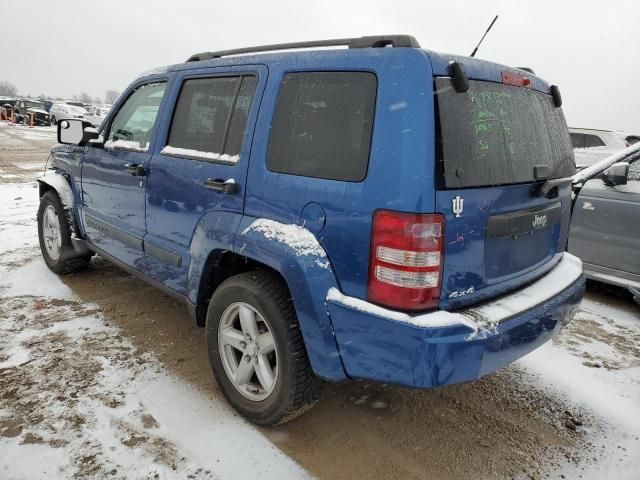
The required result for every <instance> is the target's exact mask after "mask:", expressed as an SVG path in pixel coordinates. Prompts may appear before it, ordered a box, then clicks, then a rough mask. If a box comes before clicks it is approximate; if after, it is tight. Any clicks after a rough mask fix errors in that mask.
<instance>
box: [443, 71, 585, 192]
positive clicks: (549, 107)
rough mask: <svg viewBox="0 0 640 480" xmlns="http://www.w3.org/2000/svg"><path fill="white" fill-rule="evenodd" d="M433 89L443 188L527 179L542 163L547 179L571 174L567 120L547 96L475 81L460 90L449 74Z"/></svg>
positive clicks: (570, 148)
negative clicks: (548, 173)
mask: <svg viewBox="0 0 640 480" xmlns="http://www.w3.org/2000/svg"><path fill="white" fill-rule="evenodd" d="M435 87H436V99H437V105H438V115H439V125H440V128H439V130H440V135H439V139H438V140H439V144H438V156H439V163H440V171H441V172H442V176H443V180H444V182H443V183H444V185H443V186H444V187H445V188H464V187H482V186H489V185H510V184H516V183H529V182H533V181H535V179H534V177H533V172H534V167H536V166H542V165H545V166H548V167H550V172H551V174H550V176H549V178H562V177H568V176H571V175H573V174H574V173H575V164H574V159H573V149H572V145H571V138H570V137H569V133H568V130H567V124H566V122H565V119H564V115H563V113H562V109H560V108H556V107H555V105H554V104H553V99H552V97H551V96H550V95H546V94H543V93H540V92H536V91H535V90H531V89H529V88H522V87H514V86H509V85H503V84H500V83H492V82H481V81H477V80H471V81H469V91H467V92H465V93H459V92H456V91H455V90H454V89H453V87H452V85H451V79H449V78H436V81H435Z"/></svg>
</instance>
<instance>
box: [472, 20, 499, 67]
mask: <svg viewBox="0 0 640 480" xmlns="http://www.w3.org/2000/svg"><path fill="white" fill-rule="evenodd" d="M496 20H498V15H496V18H494V19H493V22H491V25H489V28H487V31H486V32H484V35H482V38H481V39H480V41H479V42H478V45H476V48H474V49H473V52H472V53H471V56H472V57H475V56H476V52H477V51H478V47H480V44H481V43H482V41H483V40H484V37H486V36H487V33H489V30H491V27H493V24H494V23H496Z"/></svg>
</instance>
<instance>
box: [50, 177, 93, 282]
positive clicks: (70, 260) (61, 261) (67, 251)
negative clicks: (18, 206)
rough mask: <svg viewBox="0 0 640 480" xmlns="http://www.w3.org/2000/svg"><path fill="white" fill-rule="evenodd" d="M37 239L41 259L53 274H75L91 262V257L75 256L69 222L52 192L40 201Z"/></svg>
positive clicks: (56, 196) (55, 194) (57, 198)
mask: <svg viewBox="0 0 640 480" xmlns="http://www.w3.org/2000/svg"><path fill="white" fill-rule="evenodd" d="M56 222H57V225H56ZM56 228H57V232H56V231H55V230H56ZM52 236H53V238H52ZM38 238H39V239H40V251H41V252H42V257H43V258H44V261H45V263H46V264H47V267H49V269H50V270H51V271H53V272H55V273H71V272H75V271H78V270H81V269H83V268H85V267H86V266H87V265H89V262H90V261H91V255H83V256H78V255H77V254H76V252H75V249H74V248H73V245H72V243H71V229H70V227H69V220H68V219H67V215H66V212H65V210H64V207H63V206H62V202H61V201H60V197H58V195H57V193H56V192H54V191H53V190H49V191H48V192H46V193H45V194H44V195H43V196H42V198H41V199H40V207H39V208H38ZM56 251H57V255H56Z"/></svg>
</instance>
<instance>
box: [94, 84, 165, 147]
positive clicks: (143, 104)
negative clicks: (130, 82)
mask: <svg viewBox="0 0 640 480" xmlns="http://www.w3.org/2000/svg"><path fill="white" fill-rule="evenodd" d="M166 86H167V84H166V82H158V83H148V84H146V85H142V86H140V87H138V88H137V89H136V90H135V91H134V92H133V93H132V94H131V95H130V96H129V98H128V99H127V101H126V102H125V103H124V105H122V107H121V108H120V110H119V111H118V113H117V114H116V116H115V117H114V118H113V121H112V122H111V127H110V129H109V135H108V137H107V141H106V142H105V144H104V146H105V148H115V149H122V150H134V151H138V152H146V151H147V150H148V149H149V143H150V142H151V133H152V132H153V126H154V125H155V122H156V117H157V116H158V110H159V109H160V102H161V101H162V97H163V96H164V92H165V89H166Z"/></svg>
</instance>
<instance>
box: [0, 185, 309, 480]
mask: <svg viewBox="0 0 640 480" xmlns="http://www.w3.org/2000/svg"><path fill="white" fill-rule="evenodd" d="M37 205H38V195H37V189H35V188H33V186H32V185H0V229H1V231H2V238H3V242H0V452H2V454H1V455H0V478H48V479H66V478H77V477H83V478H105V477H109V478H121V479H135V478H162V479H183V478H199V479H218V478H264V479H298V478H309V477H310V475H309V474H308V473H307V472H306V471H304V470H303V469H302V468H301V467H300V466H298V465H297V464H296V463H295V462H294V461H292V460H291V459H290V458H289V457H287V456H286V455H285V454H283V453H282V452H281V451H280V450H278V449H277V448H276V447H275V446H274V445H273V444H272V443H271V442H269V441H268V440H267V439H266V438H265V437H264V436H263V435H262V434H261V433H260V432H258V431H257V430H256V429H255V428H254V427H253V426H251V425H249V424H248V423H247V422H245V421H244V420H242V419H241V418H240V417H239V416H238V415H237V414H235V413H234V412H233V411H232V410H231V409H230V407H229V406H228V405H227V404H226V403H225V402H224V401H223V400H221V399H218V398H214V397H212V396H210V395H205V394H204V393H202V392H200V391H199V390H196V389H194V388H193V387H191V386H190V385H189V384H187V383H185V382H184V381H182V380H180V379H177V378H176V377H174V376H172V375H171V374H169V373H168V372H167V371H166V370H165V369H164V367H163V366H162V364H161V363H160V362H159V361H158V360H157V359H156V358H155V357H154V356H152V355H149V354H142V353H140V352H138V351H137V350H136V348H135V347H134V345H133V344H132V343H131V342H130V341H129V340H128V339H126V338H123V337H122V336H121V335H120V332H119V330H118V329H117V328H115V327H113V326H111V325H109V324H108V322H107V321H106V320H105V319H104V318H103V316H102V313H101V311H100V307H99V306H98V305H95V304H90V303H83V302H81V301H79V300H78V299H76V298H75V296H74V295H73V293H72V292H71V291H70V289H69V288H68V287H67V286H66V285H64V284H63V283H62V282H61V280H60V278H59V277H58V276H57V275H54V274H53V273H51V272H50V271H49V270H48V269H47V267H46V265H45V264H44V262H43V261H42V260H41V258H40V257H39V255H37V253H38V252H37V230H36V227H35V212H36V209H37ZM22 227H24V228H22ZM7 237H12V243H11V245H9V246H7V244H6V243H5V242H4V239H5V238H7ZM34 254H35V256H34ZM212 381H213V380H212Z"/></svg>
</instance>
